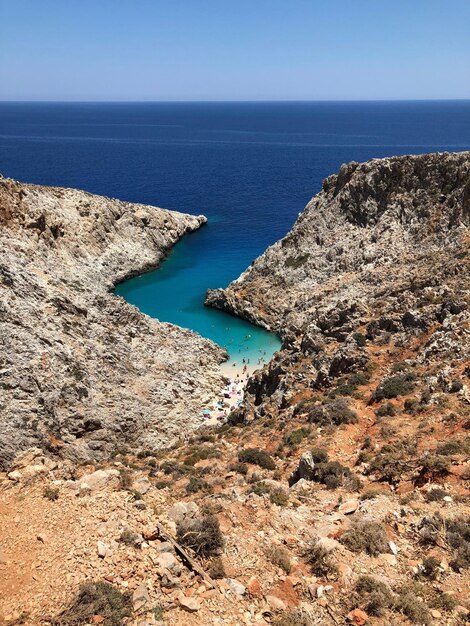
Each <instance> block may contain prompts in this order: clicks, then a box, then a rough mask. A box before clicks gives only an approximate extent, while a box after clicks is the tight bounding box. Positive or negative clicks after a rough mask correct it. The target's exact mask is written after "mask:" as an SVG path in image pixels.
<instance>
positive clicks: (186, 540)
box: [176, 515, 224, 557]
mask: <svg viewBox="0 0 470 626" xmlns="http://www.w3.org/2000/svg"><path fill="white" fill-rule="evenodd" d="M176 539H177V541H179V543H180V544H181V545H183V546H185V547H186V548H191V550H193V551H194V552H195V553H196V554H198V555H200V556H206V557H207V556H215V555H217V554H218V553H219V552H220V550H221V549H222V548H223V546H224V538H223V536H222V533H221V531H220V525H219V520H218V519H217V518H216V517H215V515H205V516H204V517H202V518H201V519H195V520H184V521H182V522H179V523H178V524H177V527H176Z"/></svg>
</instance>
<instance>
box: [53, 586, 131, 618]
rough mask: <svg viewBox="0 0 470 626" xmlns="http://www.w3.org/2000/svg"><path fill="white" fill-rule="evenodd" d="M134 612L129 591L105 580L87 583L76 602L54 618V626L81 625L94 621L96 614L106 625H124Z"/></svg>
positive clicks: (82, 587)
mask: <svg viewBox="0 0 470 626" xmlns="http://www.w3.org/2000/svg"><path fill="white" fill-rule="evenodd" d="M131 614H132V603H131V599H130V594H129V593H121V592H120V591H119V590H118V589H116V588H115V587H113V585H110V584H109V583H107V582H105V581H98V582H92V583H85V584H83V585H82V586H81V587H80V590H79V592H78V596H77V598H76V600H75V602H74V603H73V604H72V606H70V607H69V608H68V609H66V610H65V611H63V612H62V613H61V614H60V615H59V616H58V617H56V618H55V619H53V620H52V624H53V626H81V625H85V624H89V623H92V622H93V621H94V620H93V618H94V617H95V616H96V615H100V616H101V617H102V618H103V621H102V622H101V623H102V624H104V626H122V624H123V621H124V620H125V619H126V618H128V617H130V616H131Z"/></svg>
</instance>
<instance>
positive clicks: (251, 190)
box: [0, 101, 470, 360]
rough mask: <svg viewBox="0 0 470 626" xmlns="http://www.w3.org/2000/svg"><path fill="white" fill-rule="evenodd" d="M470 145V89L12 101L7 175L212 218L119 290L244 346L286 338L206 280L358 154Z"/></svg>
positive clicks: (5, 114) (247, 254)
mask: <svg viewBox="0 0 470 626" xmlns="http://www.w3.org/2000/svg"><path fill="white" fill-rule="evenodd" d="M468 149H470V101H454V102H452V101H441V102H439V101H429V102H425V101H424V102H284V103H282V102H258V103H254V102H237V103H235V102H232V103H230V102H225V103H208V102H205V103H202V102H200V103H194V102H193V103H191V102H187V103H175V102H173V103H170V102H167V103H164V102H160V103H156V102H153V103H152V102H148V103H90V102H89V103H0V172H1V173H2V174H3V175H4V176H10V177H12V178H17V179H19V180H23V181H27V182H31V183H39V184H44V185H59V186H64V187H77V188H79V189H85V190H87V191H90V192H92V193H98V194H103V195H106V196H110V197H113V198H121V199H122V200H129V201H131V202H142V203H144V204H151V205H154V206H161V207H165V208H167V209H174V210H177V211H183V212H186V213H193V214H195V215H198V214H201V213H203V214H204V215H206V216H207V217H208V218H209V224H208V225H207V226H205V227H203V228H201V229H200V230H199V231H197V232H196V233H194V234H191V235H188V236H186V237H184V238H183V240H182V241H181V242H180V243H179V244H178V245H177V246H176V247H175V248H174V250H173V252H172V254H171V255H170V257H169V258H168V259H167V260H166V261H165V262H164V263H163V264H162V266H161V267H160V268H159V269H157V270H156V271H154V272H150V273H149V274H145V275H144V276H140V277H138V278H135V279H132V280H130V281H129V282H127V283H125V284H123V285H120V286H119V287H118V290H117V292H118V293H119V294H121V295H122V296H123V297H125V298H126V299H127V300H128V301H129V302H131V303H132V304H135V305H136V306H137V307H139V308H140V309H141V310H142V311H144V312H145V313H148V314H149V315H152V316H154V317H157V318H159V319H161V320H164V321H168V322H173V323H175V324H179V325H181V326H185V327H187V328H191V329H193V330H195V331H197V332H199V333H201V335H204V336H205V337H209V338H210V339H213V340H214V341H216V342H217V343H219V344H220V345H222V346H227V348H228V350H229V352H230V354H231V355H232V358H233V359H235V360H237V359H239V358H240V357H241V356H242V355H244V356H246V357H247V358H250V359H256V360H257V359H258V358H259V356H258V355H260V356H264V354H263V353H264V351H266V353H267V355H266V356H268V355H269V354H270V353H271V352H272V351H273V350H275V349H276V348H278V346H279V340H278V339H277V338H276V337H274V336H273V335H271V334H269V333H266V332H265V331H263V330H261V329H258V328H255V327H253V326H252V325H250V324H248V323H246V322H244V321H242V320H239V319H237V318H234V317H231V316H229V315H227V314H224V313H222V312H218V311H214V310H212V309H208V308H206V307H204V297H205V293H206V290H207V289H208V288H213V287H225V286H226V285H228V283H229V282H230V281H232V280H234V279H235V278H237V276H239V274H240V273H241V272H243V271H244V270H245V269H246V267H247V266H248V265H250V263H251V262H252V260H253V259H254V258H256V257H257V256H258V255H259V254H261V253H262V252H263V251H264V250H265V249H266V248H267V246H269V245H270V244H272V243H274V242H275V241H276V240H277V239H279V238H281V237H283V236H284V235H285V234H286V233H287V232H288V230H289V228H290V227H291V226H292V224H293V222H294V220H295V219H296V217H297V215H298V213H299V211H301V210H302V209H303V208H304V206H305V205H306V203H307V202H308V201H309V199H310V198H311V197H312V196H313V195H314V194H315V193H317V192H318V191H320V189H321V185H322V180H323V179H324V178H325V177H326V176H329V175H330V174H331V173H333V172H337V171H338V169H339V167H340V166H341V164H342V163H346V162H347V161H352V160H355V161H365V160H367V159H370V158H373V157H385V156H392V155H396V154H418V153H424V152H433V151H442V150H468ZM248 336H249V337H248ZM259 350H261V351H262V352H261V353H260V352H259ZM242 358H243V357H242Z"/></svg>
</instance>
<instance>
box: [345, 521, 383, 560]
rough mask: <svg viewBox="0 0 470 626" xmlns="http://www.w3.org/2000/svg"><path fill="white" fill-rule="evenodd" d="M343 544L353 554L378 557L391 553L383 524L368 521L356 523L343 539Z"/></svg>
mask: <svg viewBox="0 0 470 626" xmlns="http://www.w3.org/2000/svg"><path fill="white" fill-rule="evenodd" d="M340 541H341V543H342V544H343V545H344V546H346V548H348V550H351V551H352V552H365V553H366V554H369V555H370V556H378V555H379V554H382V553H384V552H388V551H389V547H388V538H387V534H386V532H385V530H384V528H383V526H382V525H381V524H378V523H377V522H371V521H367V520H363V521H359V522H355V523H354V524H353V525H352V526H351V527H350V528H349V529H348V530H347V531H346V532H345V533H344V534H343V536H342V537H341V539H340Z"/></svg>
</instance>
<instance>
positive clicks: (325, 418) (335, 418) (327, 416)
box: [307, 398, 358, 426]
mask: <svg viewBox="0 0 470 626" xmlns="http://www.w3.org/2000/svg"><path fill="white" fill-rule="evenodd" d="M307 411H308V421H309V422H310V423H312V424H317V425H318V426H340V425H341V424H355V423H356V422H357V419H358V417H357V413H356V411H354V410H353V409H351V408H349V406H348V403H347V402H346V400H345V399H344V398H337V399H335V400H331V401H327V402H324V403H323V404H319V405H318V404H317V405H313V406H310V407H309V408H308V410H307Z"/></svg>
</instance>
